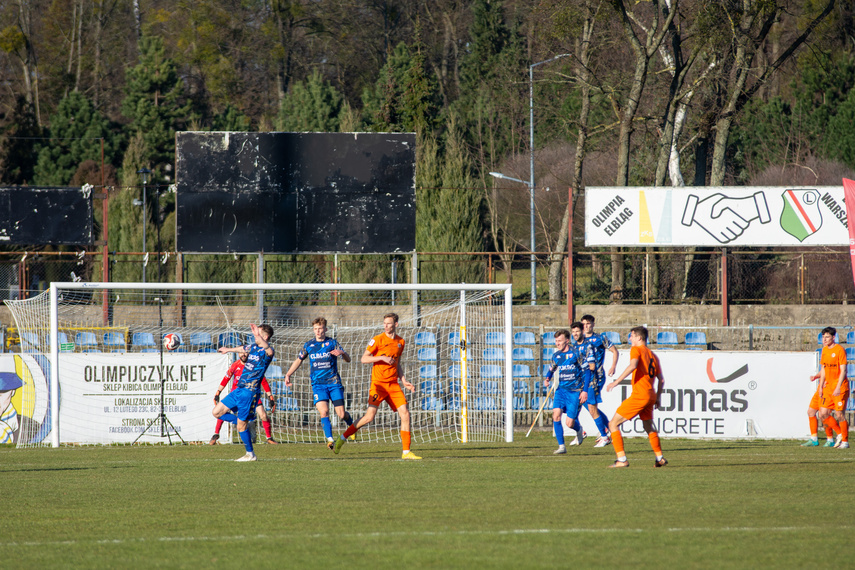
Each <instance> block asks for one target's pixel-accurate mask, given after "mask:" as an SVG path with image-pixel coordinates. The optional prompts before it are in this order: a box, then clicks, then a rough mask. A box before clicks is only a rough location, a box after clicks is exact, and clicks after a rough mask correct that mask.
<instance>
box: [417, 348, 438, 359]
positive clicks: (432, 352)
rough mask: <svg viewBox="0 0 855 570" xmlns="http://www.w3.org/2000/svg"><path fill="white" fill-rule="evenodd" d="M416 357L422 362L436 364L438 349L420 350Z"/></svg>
mask: <svg viewBox="0 0 855 570" xmlns="http://www.w3.org/2000/svg"><path fill="white" fill-rule="evenodd" d="M416 357H417V358H418V359H419V361H421V362H435V361H436V348H434V347H430V348H420V349H419V350H418V352H417V353H416Z"/></svg>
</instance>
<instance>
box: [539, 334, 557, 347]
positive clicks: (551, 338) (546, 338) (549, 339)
mask: <svg viewBox="0 0 855 570" xmlns="http://www.w3.org/2000/svg"><path fill="white" fill-rule="evenodd" d="M542 340H543V346H555V333H554V332H545V333H543V339H542Z"/></svg>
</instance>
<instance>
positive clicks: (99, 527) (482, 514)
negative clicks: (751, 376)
mask: <svg viewBox="0 0 855 570" xmlns="http://www.w3.org/2000/svg"><path fill="white" fill-rule="evenodd" d="M515 438H516V441H515V442H514V443H512V444H505V443H495V444H481V443H474V444H467V445H449V444H433V445H428V444H425V445H420V446H414V449H415V450H416V451H417V452H418V453H419V454H421V455H422V456H423V457H424V459H423V460H422V461H401V460H400V447H399V446H398V445H392V444H389V445H385V444H366V443H358V442H357V443H348V444H347V445H345V447H344V449H343V450H342V453H341V454H340V455H333V453H332V452H330V451H329V450H327V449H326V447H325V446H323V445H279V446H273V445H258V446H256V452H257V454H258V456H259V459H260V460H259V461H258V462H257V463H235V462H233V461H232V460H233V459H235V458H236V457H239V456H240V455H242V454H243V453H244V451H243V448H242V447H241V446H238V445H220V446H216V447H209V446H201V445H197V446H174V447H169V446H143V447H121V446H116V447H77V448H75V447H66V448H60V449H23V450H18V449H14V448H11V447H0V479H2V481H3V483H4V484H3V492H2V500H0V505H2V509H0V510H2V521H0V567H2V568H36V567H48V568H53V567H63V568H200V567H211V568H237V567H241V568H258V567H261V568H268V567H269V568H323V567H329V568H334V567H336V568H338V567H340V568H348V569H350V568H371V569H378V568H396V569H402V568H411V567H418V568H421V567H433V568H557V567H562V568H568V567H569V568H573V567H578V568H590V567H606V566H616V565H621V566H631V567H646V568H662V567H663V565H669V566H670V565H679V566H680V567H690V568H694V567H707V568H712V567H715V568H720V567H728V568H729V567H742V568H757V567H807V566H813V565H815V564H817V563H818V564H820V565H825V564H832V563H833V564H837V563H841V564H843V565H844V566H845V565H848V564H851V558H850V554H847V551H848V546H847V545H848V544H849V540H850V535H851V534H852V531H853V523H852V522H851V512H852V508H853V506H855V499H853V498H852V496H853V493H852V488H853V483H855V464H853V459H855V455H853V452H852V451H851V450H836V449H825V448H822V447H819V448H802V447H800V446H799V445H798V442H795V441H688V440H669V439H663V447H664V450H665V455H666V457H667V458H668V460H669V461H670V465H668V466H667V467H665V468H663V469H656V468H654V467H653V454H652V452H651V451H650V449H649V447H648V445H647V441H646V439H645V440H642V439H631V440H627V452H628V456H629V459H630V468H629V469H607V468H606V466H607V465H609V464H610V463H611V462H612V461H613V459H614V455H613V452H612V448H611V447H607V448H603V449H594V448H593V447H592V445H591V442H592V440H590V439H589V440H587V441H586V442H585V445H583V446H581V447H570V448H568V454H567V455H563V456H553V455H552V451H553V449H554V448H555V442H554V440H553V439H552V437H551V436H550V434H549V433H546V432H541V433H534V434H532V436H531V437H529V438H525V437H524V434H523V433H518V434H516V436H515ZM829 557H831V558H829ZM832 559H837V561H836V562H832Z"/></svg>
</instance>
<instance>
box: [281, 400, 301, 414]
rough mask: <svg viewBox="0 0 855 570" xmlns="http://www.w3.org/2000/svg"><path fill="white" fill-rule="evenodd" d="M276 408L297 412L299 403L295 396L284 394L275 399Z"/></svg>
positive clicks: (282, 410)
mask: <svg viewBox="0 0 855 570" xmlns="http://www.w3.org/2000/svg"><path fill="white" fill-rule="evenodd" d="M276 409H277V410H279V411H280V412H299V411H300V404H298V403H297V398H293V397H290V396H286V397H284V398H280V399H278V400H277V401H276Z"/></svg>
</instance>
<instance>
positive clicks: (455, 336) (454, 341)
mask: <svg viewBox="0 0 855 570" xmlns="http://www.w3.org/2000/svg"><path fill="white" fill-rule="evenodd" d="M448 344H449V345H450V346H459V345H460V333H459V332H450V333H448Z"/></svg>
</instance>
